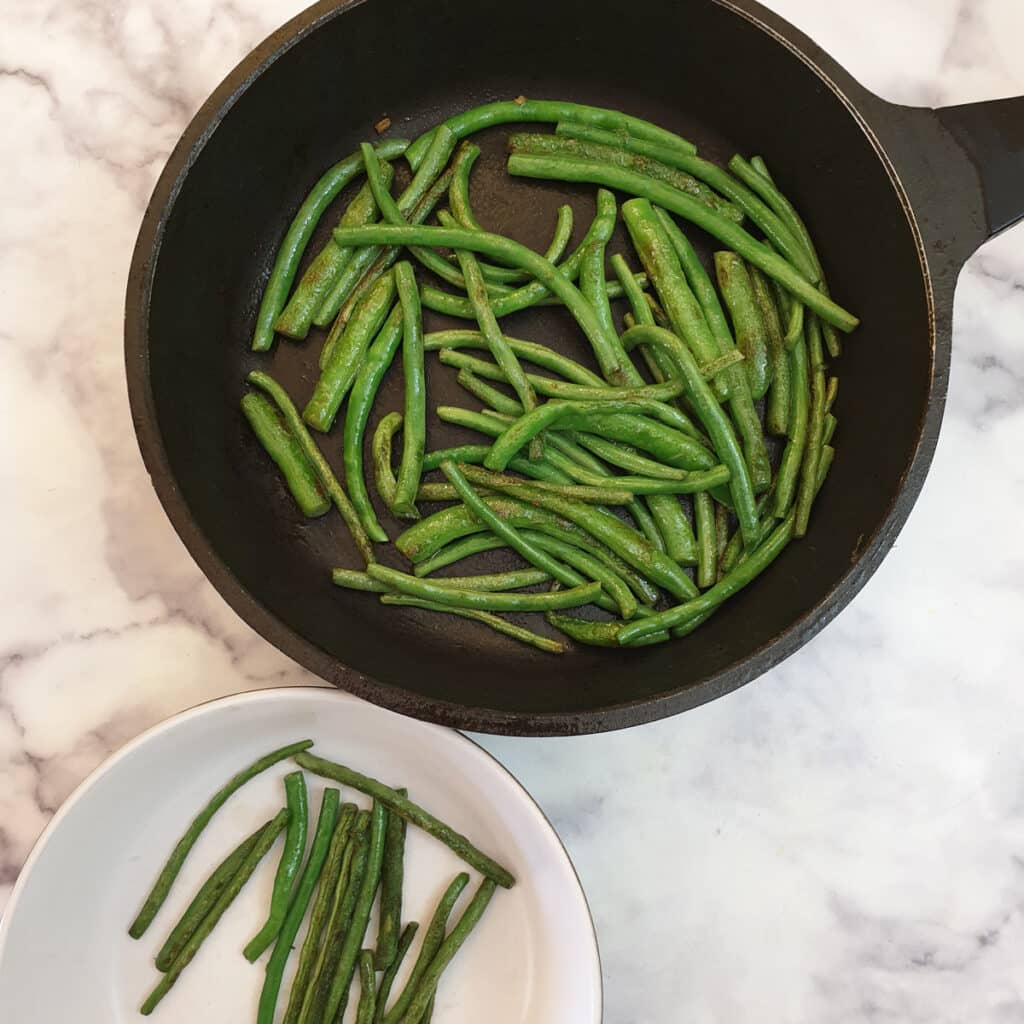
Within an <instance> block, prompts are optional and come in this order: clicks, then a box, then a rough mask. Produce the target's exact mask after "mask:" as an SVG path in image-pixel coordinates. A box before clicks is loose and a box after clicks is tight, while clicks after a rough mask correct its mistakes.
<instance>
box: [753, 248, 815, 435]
mask: <svg viewBox="0 0 1024 1024" xmlns="http://www.w3.org/2000/svg"><path fill="white" fill-rule="evenodd" d="M748 269H749V274H750V284H751V287H752V288H753V290H754V299H755V300H756V302H757V309H758V312H759V313H760V315H761V322H762V324H763V325H764V331H765V336H766V340H767V342H768V362H769V365H770V372H769V376H770V377H771V386H770V387H769V389H768V400H767V402H766V403H765V418H764V422H765V428H766V429H767V431H768V432H769V433H770V434H785V433H786V427H787V426H788V425H789V355H788V353H787V351H786V343H785V338H784V336H783V333H782V322H781V320H780V319H779V311H778V308H777V307H776V305H775V299H774V297H773V295H772V289H771V286H770V285H769V284H768V281H767V279H766V278H765V276H764V275H763V274H762V273H761V271H760V270H758V269H757V267H750V268H748ZM793 306H794V308H799V309H802V308H803V307H802V306H800V304H799V303H793Z"/></svg>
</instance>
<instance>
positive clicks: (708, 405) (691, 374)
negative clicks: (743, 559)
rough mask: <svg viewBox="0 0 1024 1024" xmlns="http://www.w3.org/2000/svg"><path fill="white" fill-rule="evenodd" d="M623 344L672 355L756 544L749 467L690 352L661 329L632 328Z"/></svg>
mask: <svg viewBox="0 0 1024 1024" xmlns="http://www.w3.org/2000/svg"><path fill="white" fill-rule="evenodd" d="M622 343H623V345H625V346H626V348H627V349H629V348H631V347H632V346H633V345H643V344H659V345H662V346H663V347H664V348H665V350H666V351H667V352H669V353H670V354H671V356H672V358H673V360H674V361H675V363H676V365H677V367H678V369H679V372H680V373H681V374H682V375H683V377H684V378H685V379H686V382H687V384H688V386H689V396H690V400H691V401H692V402H693V404H694V408H695V409H696V411H697V415H698V417H699V418H700V420H701V422H702V423H703V424H704V428H705V429H706V430H707V432H708V435H709V436H710V438H711V442H712V444H713V445H714V448H715V451H716V452H717V454H718V457H719V458H720V459H721V460H722V462H723V464H724V465H726V466H728V468H729V472H730V474H731V475H730V478H729V490H730V492H731V494H732V498H733V504H734V505H735V507H736V514H737V517H738V518H739V521H740V528H741V529H742V531H743V538H744V541H745V542H746V543H747V544H748V545H750V544H753V542H754V539H755V537H756V536H757V512H756V508H755V503H754V489H753V486H752V484H751V481H750V476H749V474H748V473H747V466H746V463H745V462H744V460H743V455H742V454H741V452H740V449H739V445H738V444H737V443H736V435H735V434H734V433H733V431H732V427H731V425H730V424H729V421H728V419H726V416H725V414H724V413H723V412H722V410H721V408H720V406H719V405H718V403H717V402H716V401H715V396H714V395H713V394H712V393H711V389H710V388H709V387H708V385H707V384H706V383H705V382H704V379H703V378H702V377H701V375H700V369H699V367H698V366H697V363H696V361H695V360H694V358H693V356H692V355H691V354H690V351H689V349H688V348H687V347H686V346H685V345H684V344H682V342H680V340H679V339H678V338H677V337H676V336H675V335H674V334H672V333H670V332H669V331H666V330H665V329H664V328H661V327H642V326H637V327H633V328H632V329H631V330H629V331H627V332H626V333H625V334H624V335H623V336H622Z"/></svg>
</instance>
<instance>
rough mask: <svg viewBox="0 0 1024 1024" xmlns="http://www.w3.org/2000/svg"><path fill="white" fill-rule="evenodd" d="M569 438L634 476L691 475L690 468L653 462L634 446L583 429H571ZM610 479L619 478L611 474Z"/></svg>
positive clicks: (674, 477) (677, 477)
mask: <svg viewBox="0 0 1024 1024" xmlns="http://www.w3.org/2000/svg"><path fill="white" fill-rule="evenodd" d="M571 438H572V440H573V441H574V442H575V443H576V444H578V445H581V446H582V447H583V448H585V449H586V450H587V451H589V452H593V454H594V455H597V456H599V457H600V458H602V459H604V461H605V462H608V463H611V465H613V466H617V467H618V468H619V469H625V470H627V471H628V472H629V473H632V474H633V475H634V476H647V477H654V478H656V479H659V480H688V479H690V476H691V475H692V474H691V471H690V470H686V469H676V468H675V467H674V466H666V465H664V464H663V463H661V462H655V460H654V459H648V458H647V457H646V456H643V455H641V454H640V453H639V452H638V451H637V450H636V449H635V448H631V447H630V446H629V445H627V444H622V443H621V442H619V441H609V440H607V438H603V437H598V436H597V435H596V434H588V433H585V432H583V431H573V432H572V433H571ZM611 479H612V480H617V479H619V478H618V477H615V476H613V477H611Z"/></svg>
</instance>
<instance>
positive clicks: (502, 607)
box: [369, 565, 601, 612]
mask: <svg viewBox="0 0 1024 1024" xmlns="http://www.w3.org/2000/svg"><path fill="white" fill-rule="evenodd" d="M369 569H370V570H372V572H371V575H372V576H373V577H374V579H377V580H380V581H381V582H382V583H386V584H387V585H388V586H389V587H390V588H391V589H392V590H397V591H398V592H399V593H400V594H408V595H409V596H410V597H420V598H423V599H424V600H426V601H435V602H436V603H437V604H443V605H450V606H451V607H453V608H474V609H476V610H477V611H483V612H535V611H546V610H547V609H548V608H579V607H580V606H581V605H585V604H590V603H591V602H592V601H593V600H594V598H595V597H596V596H597V595H598V594H599V593H600V592H601V585H600V584H599V583H588V584H585V585H583V586H580V587H572V588H570V589H569V590H563V591H560V592H559V593H557V594H550V593H549V594H519V593H503V592H489V591H485V590H455V589H453V588H451V587H441V586H438V585H437V583H436V582H433V581H431V580H424V579H419V578H418V577H416V576H408V575H406V574H405V573H403V572H398V571H397V570H396V569H388V568H386V567H385V566H380V565H373V566H369Z"/></svg>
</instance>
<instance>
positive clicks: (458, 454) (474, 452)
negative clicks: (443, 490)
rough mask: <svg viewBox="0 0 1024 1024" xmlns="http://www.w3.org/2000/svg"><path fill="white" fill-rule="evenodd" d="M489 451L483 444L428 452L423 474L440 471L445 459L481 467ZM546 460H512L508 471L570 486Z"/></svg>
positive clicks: (488, 447)
mask: <svg viewBox="0 0 1024 1024" xmlns="http://www.w3.org/2000/svg"><path fill="white" fill-rule="evenodd" d="M490 450H491V449H490V446H489V445H484V444H461V445H455V446H454V447H452V448H439V449H437V451H433V452H428V453H427V454H426V455H425V456H424V457H423V472H424V473H426V472H428V471H430V470H434V469H440V468H441V463H442V462H444V461H445V459H448V460H450V461H451V462H468V463H471V464H472V465H474V466H482V465H483V462H484V459H485V458H487V453H488V452H489V451H490ZM547 459H548V456H547V454H545V456H544V458H543V459H539V460H535V461H533V462H531V461H530V460H529V459H513V460H512V461H511V462H510V463H509V464H508V465H509V469H513V470H515V471H516V472H517V473H522V474H523V476H528V477H532V478H533V479H535V480H545V481H547V482H549V483H553V484H571V483H572V482H573V479H572V477H570V476H568V475H566V474H565V473H563V472H562V471H561V470H559V469H557V468H556V467H555V466H553V465H552V464H551V463H550V462H548V461H547Z"/></svg>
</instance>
